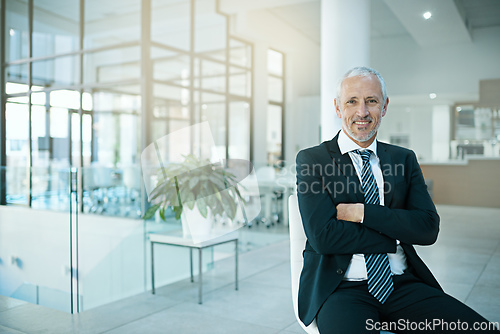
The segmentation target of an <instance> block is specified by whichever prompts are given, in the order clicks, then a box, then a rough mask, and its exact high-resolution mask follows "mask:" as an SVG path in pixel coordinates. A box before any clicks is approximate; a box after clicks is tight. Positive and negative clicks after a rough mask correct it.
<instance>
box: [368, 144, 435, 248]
mask: <svg viewBox="0 0 500 334" xmlns="http://www.w3.org/2000/svg"><path fill="white" fill-rule="evenodd" d="M405 166H407V168H406V169H405V174H406V175H404V179H405V182H400V183H396V185H395V187H404V188H405V189H403V190H401V189H394V192H395V193H397V194H400V196H402V194H405V199H404V201H403V203H404V204H403V206H402V207H399V208H389V207H386V206H380V205H372V204H368V205H367V204H365V216H364V225H365V226H368V227H370V228H372V229H374V230H376V231H379V232H380V233H383V234H385V235H387V236H389V237H391V238H394V239H398V240H400V241H401V242H403V243H407V244H414V245H431V244H433V243H434V242H435V241H436V239H437V236H438V233H439V215H438V214H437V212H436V207H435V206H434V203H433V202H432V199H431V197H430V195H429V193H428V191H427V186H426V185H425V181H424V177H423V175H422V171H421V169H420V166H419V164H418V162H417V158H416V156H415V153H413V152H411V151H410V154H408V156H407V158H406V162H405Z"/></svg>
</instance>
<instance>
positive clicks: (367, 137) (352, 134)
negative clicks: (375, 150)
mask: <svg viewBox="0 0 500 334" xmlns="http://www.w3.org/2000/svg"><path fill="white" fill-rule="evenodd" d="M340 114H341V115H342V116H343V114H342V110H340ZM371 121H373V119H372V120H371ZM342 124H343V125H344V126H343V127H344V128H345V131H346V132H347V134H348V135H349V136H350V137H351V138H354V139H356V140H357V141H359V142H360V143H364V142H367V141H369V140H370V139H372V138H373V136H375V135H376V134H377V131H378V129H379V128H380V124H382V115H380V119H379V122H378V124H377V126H376V127H375V128H374V129H373V130H371V131H370V132H369V133H368V135H367V136H366V138H358V137H357V136H356V135H355V134H354V133H353V132H352V131H351V127H350V126H347V124H346V122H345V121H344V119H342ZM351 126H353V124H351Z"/></svg>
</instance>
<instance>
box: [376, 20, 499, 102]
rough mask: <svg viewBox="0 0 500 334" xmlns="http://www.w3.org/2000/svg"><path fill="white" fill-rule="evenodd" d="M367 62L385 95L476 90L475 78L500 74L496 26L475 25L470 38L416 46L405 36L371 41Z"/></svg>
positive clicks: (455, 93)
mask: <svg viewBox="0 0 500 334" xmlns="http://www.w3.org/2000/svg"><path fill="white" fill-rule="evenodd" d="M371 45H372V50H371V64H372V66H373V67H374V68H376V69H378V70H379V71H380V73H382V75H383V76H384V78H385V80H386V81H387V86H388V92H389V96H391V95H414V94H429V93H431V92H434V93H436V94H438V97H439V95H440V94H453V95H454V96H455V97H457V98H460V95H466V97H468V95H470V94H478V92H479V80H481V79H488V78H490V79H491V78H500V60H499V59H500V27H493V28H484V29H475V30H474V31H473V33H472V42H470V43H460V44H445V45H437V46H432V47H420V46H418V45H417V43H416V42H415V41H414V40H413V39H412V38H411V37H410V36H409V35H403V36H400V37H391V38H380V39H376V40H373V41H372V44H371Z"/></svg>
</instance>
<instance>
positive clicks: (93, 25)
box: [83, 0, 141, 49]
mask: <svg viewBox="0 0 500 334" xmlns="http://www.w3.org/2000/svg"><path fill="white" fill-rule="evenodd" d="M84 17H85V24H84V36H85V38H84V40H83V45H84V48H85V49H93V48H98V47H103V46H109V45H113V44H119V43H124V42H130V41H138V40H139V38H140V32H141V29H140V19H141V2H140V1H128V2H127V3H126V4H124V3H123V2H121V1H115V0H86V1H85V13H84Z"/></svg>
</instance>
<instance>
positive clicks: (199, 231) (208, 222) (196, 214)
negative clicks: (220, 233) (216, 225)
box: [181, 205, 213, 243]
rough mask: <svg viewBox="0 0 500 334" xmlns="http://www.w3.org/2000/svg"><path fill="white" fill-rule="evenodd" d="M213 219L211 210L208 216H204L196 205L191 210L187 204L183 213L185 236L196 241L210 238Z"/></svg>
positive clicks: (183, 231)
mask: <svg viewBox="0 0 500 334" xmlns="http://www.w3.org/2000/svg"><path fill="white" fill-rule="evenodd" d="M212 220H213V219H212V214H211V212H210V210H209V211H208V215H207V218H204V217H203V216H202V215H201V213H200V211H199V210H198V208H197V207H196V206H195V207H194V208H193V210H190V209H189V208H188V207H187V206H186V205H185V206H184V208H183V210H182V214H181V222H182V234H183V236H184V237H185V238H192V239H193V241H194V242H195V243H197V242H202V241H204V240H207V239H209V237H210V234H211V232H212Z"/></svg>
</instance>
